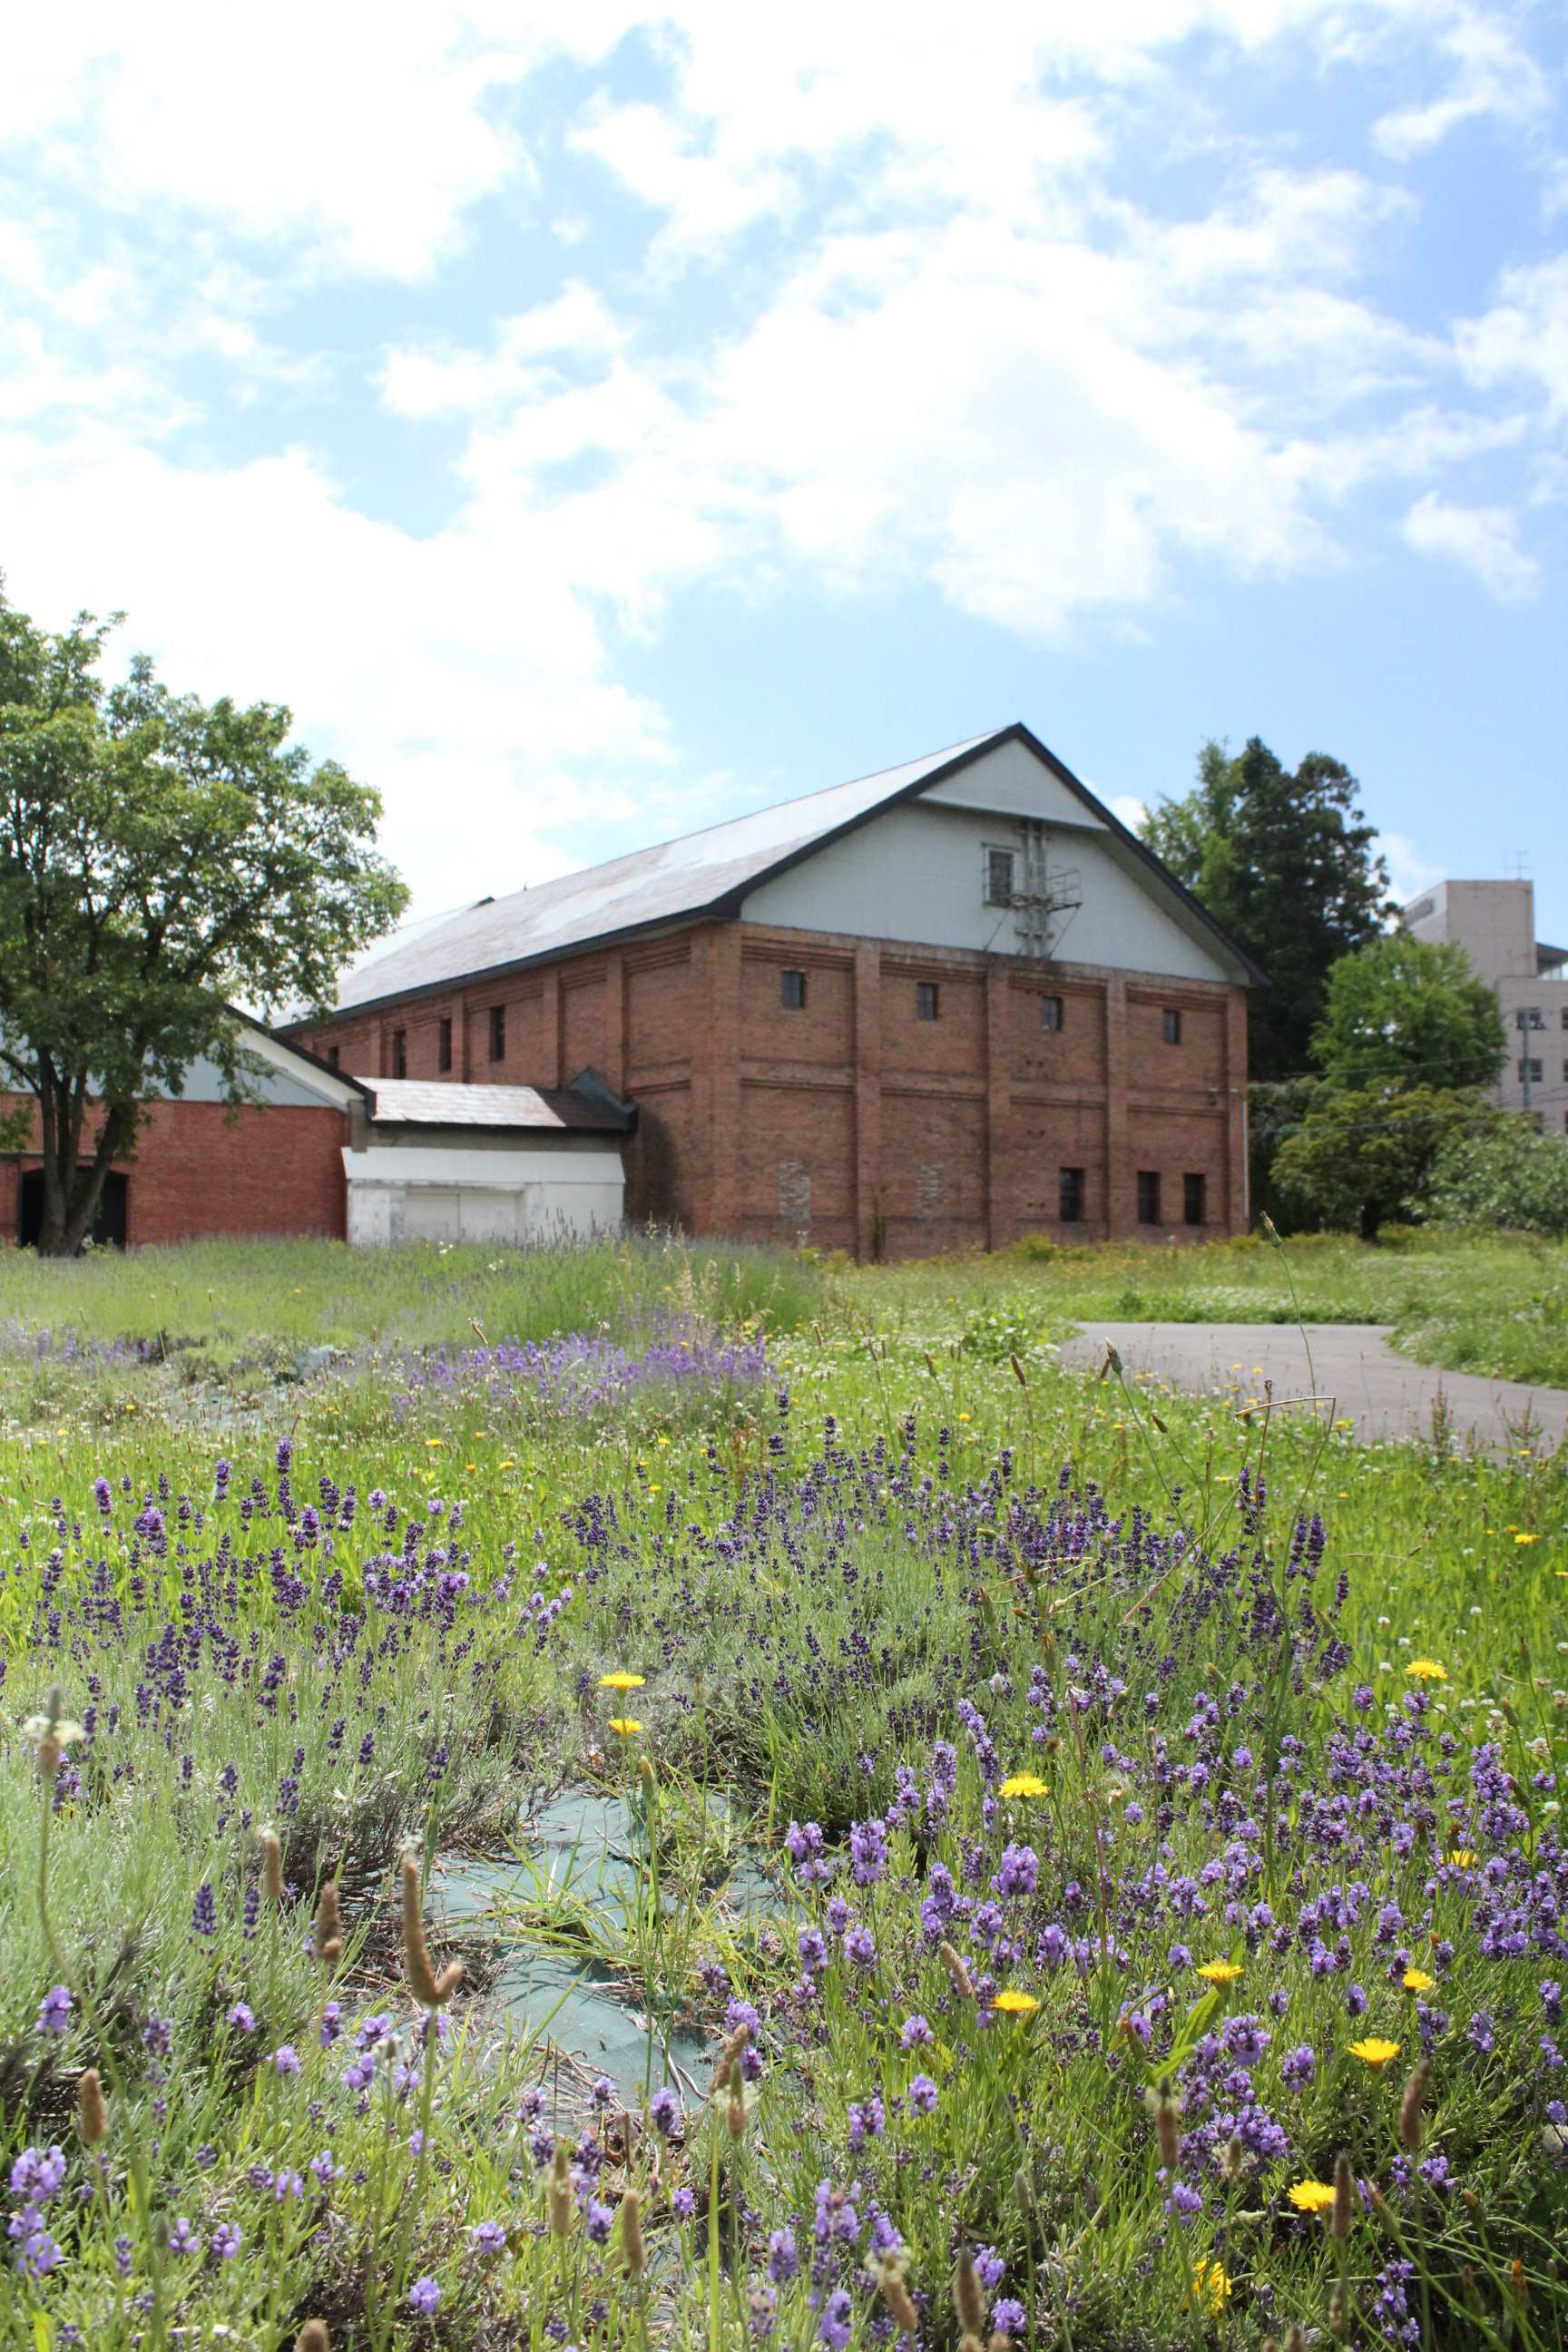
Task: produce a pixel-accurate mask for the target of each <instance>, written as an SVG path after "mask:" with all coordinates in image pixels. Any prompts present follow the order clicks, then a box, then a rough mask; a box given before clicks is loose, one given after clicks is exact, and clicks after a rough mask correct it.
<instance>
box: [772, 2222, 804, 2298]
mask: <svg viewBox="0 0 1568 2352" xmlns="http://www.w3.org/2000/svg"><path fill="white" fill-rule="evenodd" d="M799 2269H800V2256H799V2254H798V2252H796V2251H795V2231H793V2230H775V2231H773V2235H772V2237H770V2238H769V2240H768V2276H769V2278H770V2279H772V2281H773V2284H774V2285H775V2286H787V2284H789V2282H790V2280H791V2279H792V2278H794V2277H795V2275H796V2273H798V2271H799Z"/></svg>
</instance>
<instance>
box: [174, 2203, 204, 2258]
mask: <svg viewBox="0 0 1568 2352" xmlns="http://www.w3.org/2000/svg"><path fill="white" fill-rule="evenodd" d="M169 2245H170V2248H171V2250H172V2252H174V2253H176V2254H199V2253H200V2252H201V2250H202V2242H201V2240H200V2238H199V2237H198V2236H197V2235H196V2232H195V2230H194V2229H193V2228H192V2226H191V2224H190V2222H189V2221H186V2219H185V2217H184V2214H183V2213H176V2214H175V2216H174V2223H173V2226H172V2227H171V2229H170V2231H169Z"/></svg>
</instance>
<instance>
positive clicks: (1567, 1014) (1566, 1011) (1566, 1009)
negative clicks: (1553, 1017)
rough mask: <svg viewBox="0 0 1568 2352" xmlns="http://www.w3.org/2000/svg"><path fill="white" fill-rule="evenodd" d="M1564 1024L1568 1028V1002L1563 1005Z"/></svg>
mask: <svg viewBox="0 0 1568 2352" xmlns="http://www.w3.org/2000/svg"><path fill="white" fill-rule="evenodd" d="M1563 1027H1564V1029H1568V1004H1565V1005H1564V1006H1563Z"/></svg>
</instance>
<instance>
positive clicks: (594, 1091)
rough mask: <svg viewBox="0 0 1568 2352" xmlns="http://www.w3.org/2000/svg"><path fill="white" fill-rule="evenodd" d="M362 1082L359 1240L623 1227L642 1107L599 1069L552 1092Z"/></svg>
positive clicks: (536, 1236)
mask: <svg viewBox="0 0 1568 2352" xmlns="http://www.w3.org/2000/svg"><path fill="white" fill-rule="evenodd" d="M358 1083H359V1084H360V1086H361V1087H363V1090H364V1094H365V1097H366V1107H365V1116H364V1118H363V1120H360V1119H356V1120H355V1122H354V1130H353V1141H352V1143H350V1144H349V1145H347V1146H346V1147H345V1149H344V1151H343V1169H344V1172H345V1174H346V1175H347V1178H348V1238H349V1241H350V1244H352V1245H353V1246H354V1247H357V1248H361V1249H366V1248H374V1247H375V1246H376V1245H378V1244H387V1243H391V1242H405V1241H409V1242H412V1241H427V1242H458V1241H462V1242H482V1243H485V1244H489V1245H491V1246H493V1245H494V1244H498V1243H508V1242H510V1243H518V1242H547V1241H560V1240H572V1241H586V1240H588V1239H589V1238H591V1236H592V1235H594V1234H601V1233H613V1232H615V1231H616V1230H617V1229H618V1227H619V1225H620V1223H621V1220H622V1216H623V1213H624V1211H625V1203H626V1178H625V1174H624V1171H623V1169H622V1165H621V1145H622V1143H623V1142H624V1141H625V1140H626V1138H627V1137H629V1136H631V1135H633V1134H634V1133H635V1132H636V1129H637V1105H636V1104H635V1103H629V1102H623V1101H622V1100H621V1098H620V1097H619V1096H617V1095H616V1094H615V1093H614V1092H613V1091H612V1090H611V1088H610V1087H608V1086H607V1085H606V1083H605V1080H604V1079H603V1078H602V1077H601V1076H600V1075H599V1073H598V1072H597V1070H595V1069H586V1070H584V1071H582V1072H581V1073H580V1074H579V1076H577V1077H575V1078H574V1080H573V1082H572V1084H571V1085H570V1086H569V1087H552V1088H549V1089H544V1088H541V1087H472V1086H458V1085H454V1084H452V1083H451V1082H450V1081H449V1080H446V1079H442V1080H440V1081H432V1082H430V1083H428V1084H427V1083H426V1082H425V1081H424V1080H422V1079H418V1078H362V1079H361V1080H360V1081H359V1082H358Z"/></svg>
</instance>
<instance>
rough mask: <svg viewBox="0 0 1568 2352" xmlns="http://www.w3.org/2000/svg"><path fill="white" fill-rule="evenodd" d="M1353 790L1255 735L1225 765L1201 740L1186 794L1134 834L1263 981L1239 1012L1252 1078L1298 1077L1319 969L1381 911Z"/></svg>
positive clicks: (1316, 762) (1313, 754)
mask: <svg viewBox="0 0 1568 2352" xmlns="http://www.w3.org/2000/svg"><path fill="white" fill-rule="evenodd" d="M1358 790H1359V786H1358V785H1357V782H1356V780H1355V778H1354V777H1353V776H1352V774H1351V772H1350V770H1349V769H1348V768H1346V767H1345V766H1344V765H1343V764H1342V762H1341V761H1338V760H1333V759H1330V758H1329V757H1328V755H1327V754H1326V753H1325V752H1321V751H1310V752H1309V753H1308V754H1307V756H1306V758H1305V759H1304V760H1303V761H1301V763H1300V767H1299V768H1297V769H1296V771H1295V772H1294V774H1292V773H1291V772H1290V771H1289V769H1287V768H1286V767H1285V766H1284V765H1283V764H1282V763H1281V761H1279V759H1277V758H1276V756H1275V754H1274V753H1273V752H1272V751H1270V750H1269V749H1268V745H1267V744H1266V743H1264V742H1261V741H1260V740H1258V737H1257V736H1256V735H1255V736H1253V737H1252V738H1251V740H1249V741H1248V743H1247V748H1246V750H1245V751H1242V752H1240V753H1239V754H1238V755H1237V756H1236V757H1235V758H1232V757H1231V756H1230V755H1229V753H1228V752H1227V751H1226V747H1225V745H1224V744H1221V743H1215V742H1208V743H1205V745H1204V747H1203V750H1202V751H1201V752H1200V753H1199V755H1198V781H1197V783H1196V786H1195V787H1194V790H1193V791H1192V792H1190V793H1186V794H1185V795H1184V797H1183V798H1182V799H1180V800H1166V801H1162V802H1161V803H1160V805H1159V806H1158V807H1157V808H1155V809H1153V810H1152V811H1151V812H1150V814H1149V815H1148V817H1147V818H1146V819H1145V821H1144V824H1143V826H1142V837H1143V839H1144V841H1145V842H1146V843H1147V844H1148V845H1149V846H1150V848H1151V849H1152V850H1153V851H1154V852H1155V853H1156V855H1157V856H1160V857H1162V858H1163V860H1164V862H1165V864H1166V865H1167V866H1170V868H1171V870H1172V872H1173V874H1175V875H1176V876H1177V877H1178V878H1179V879H1180V880H1181V881H1183V882H1184V883H1185V884H1186V886H1187V887H1188V889H1189V890H1191V891H1192V892H1193V893H1194V897H1196V898H1199V899H1201V900H1202V902H1203V904H1204V906H1205V907H1206V908H1207V909H1208V911H1209V913H1210V914H1211V915H1213V916H1214V918H1215V921H1216V922H1218V923H1220V924H1221V925H1223V927H1224V928H1225V929H1226V930H1227V931H1228V932H1229V933H1230V935H1231V937H1232V939H1234V940H1236V941H1237V945H1238V946H1240V947H1243V948H1245V949H1246V950H1247V954H1248V955H1249V956H1251V957H1252V959H1253V961H1255V962H1257V963H1258V964H1261V966H1262V967H1263V970H1264V971H1266V972H1267V973H1268V978H1269V980H1270V982H1272V985H1271V986H1270V987H1269V988H1268V989H1258V990H1257V991H1256V992H1254V994H1253V996H1252V999H1251V1003H1250V1004H1249V1006H1248V1010H1247V1030H1248V1039H1249V1060H1250V1065H1251V1072H1252V1076H1254V1077H1255V1078H1258V1079H1262V1080H1278V1079H1283V1078H1289V1077H1296V1076H1300V1074H1301V1073H1302V1072H1303V1071H1305V1069H1306V1068H1307V1057H1308V1048H1309V1045H1310V1040H1311V1036H1312V1032H1313V1030H1314V1028H1315V1027H1316V1026H1317V1024H1318V1023H1319V1021H1320V1020H1321V1018H1322V1015H1323V1010H1324V1003H1325V987H1326V983H1327V980H1328V975H1329V972H1330V971H1331V968H1332V967H1333V965H1334V964H1335V963H1337V962H1338V961H1339V960H1340V958H1341V957H1342V956H1344V955H1348V954H1350V953H1351V952H1352V950H1354V949H1356V948H1359V947H1362V946H1363V945H1364V944H1365V943H1366V942H1367V941H1368V940H1373V939H1375V938H1376V937H1377V935H1378V934H1379V932H1380V931H1381V930H1382V929H1383V926H1384V921H1385V920H1386V919H1387V917H1388V914H1389V912H1390V907H1389V901H1388V896H1387V890H1388V875H1387V871H1386V869H1385V867H1384V862H1383V860H1382V858H1381V857H1376V856H1373V842H1374V841H1375V840H1376V838H1377V835H1376V831H1375V828H1374V827H1373V826H1372V825H1370V824H1366V823H1365V821H1364V820H1363V816H1362V813H1361V809H1360V807H1359V805H1358V803H1357V798H1356V795H1357V793H1358Z"/></svg>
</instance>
